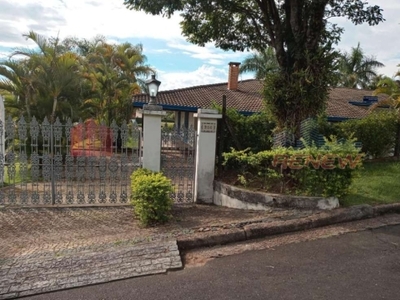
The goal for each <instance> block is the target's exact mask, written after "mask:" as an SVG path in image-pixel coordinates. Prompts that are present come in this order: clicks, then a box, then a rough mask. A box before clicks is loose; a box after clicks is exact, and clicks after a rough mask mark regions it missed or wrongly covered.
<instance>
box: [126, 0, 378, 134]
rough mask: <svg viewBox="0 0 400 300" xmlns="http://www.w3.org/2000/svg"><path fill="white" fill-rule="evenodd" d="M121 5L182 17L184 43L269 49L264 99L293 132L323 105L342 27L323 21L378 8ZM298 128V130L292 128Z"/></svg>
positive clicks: (272, 0)
mask: <svg viewBox="0 0 400 300" xmlns="http://www.w3.org/2000/svg"><path fill="white" fill-rule="evenodd" d="M124 3H125V4H126V6H127V8H129V9H135V10H142V11H145V12H147V13H151V14H153V15H163V16H167V17H170V16H171V15H172V14H173V13H174V12H179V13H180V14H181V16H182V17H183V20H182V22H181V26H182V33H183V35H184V36H185V37H186V38H187V39H188V41H189V42H192V43H194V44H197V45H200V46H204V45H205V44H206V43H208V42H213V43H214V44H215V45H216V46H217V47H219V48H221V49H225V50H234V51H243V50H245V49H251V50H256V51H259V52H262V51H264V49H266V48H267V47H268V46H271V47H272V48H274V50H275V55H276V58H277V61H278V63H279V67H280V72H279V73H277V74H272V75H269V76H268V77H267V79H266V82H265V100H266V103H267V106H268V108H269V110H270V111H271V112H272V115H274V116H275V117H276V121H277V123H278V125H279V126H280V127H285V128H289V129H290V130H292V131H296V130H297V129H298V126H299V124H300V122H301V121H302V120H303V119H305V118H307V117H310V116H315V115H316V114H318V113H319V112H321V111H323V109H324V108H325V101H326V99H327V96H328V89H329V85H330V84H331V83H332V82H333V74H334V71H335V67H336V66H335V65H333V64H332V62H333V61H334V60H335V53H334V52H333V51H332V47H333V44H334V43H335V42H337V41H338V40H339V39H340V34H341V33H342V32H343V29H341V28H339V27H337V26H336V25H335V24H330V23H329V22H328V20H329V19H332V17H347V18H348V19H349V20H350V21H352V22H353V23H354V24H361V23H368V24H369V25H377V24H379V23H380V22H382V21H383V20H384V19H383V16H382V9H381V8H380V7H379V6H376V5H375V6H368V3H367V2H366V1H363V0H279V1H277V0H224V1H211V0H157V1H148V0H124ZM297 132H298V131H297Z"/></svg>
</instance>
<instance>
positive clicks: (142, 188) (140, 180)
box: [131, 169, 173, 226]
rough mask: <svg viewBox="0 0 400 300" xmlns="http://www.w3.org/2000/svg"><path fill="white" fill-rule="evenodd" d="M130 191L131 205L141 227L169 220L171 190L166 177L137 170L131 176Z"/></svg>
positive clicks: (169, 182) (157, 173)
mask: <svg viewBox="0 0 400 300" xmlns="http://www.w3.org/2000/svg"><path fill="white" fill-rule="evenodd" d="M131 189H132V194H131V203H132V205H133V206H134V211H135V215H136V216H137V217H138V219H139V220H140V222H141V224H142V225H144V226H148V225H151V224H154V223H163V222H166V221H168V220H169V218H170V211H171V208H172V203H173V201H172V199H171V197H170V194H171V192H172V191H173V188H172V184H171V181H170V180H169V179H168V178H167V177H165V176H164V175H163V174H162V173H160V172H152V171H150V170H147V169H138V170H136V171H134V172H133V173H132V175H131Z"/></svg>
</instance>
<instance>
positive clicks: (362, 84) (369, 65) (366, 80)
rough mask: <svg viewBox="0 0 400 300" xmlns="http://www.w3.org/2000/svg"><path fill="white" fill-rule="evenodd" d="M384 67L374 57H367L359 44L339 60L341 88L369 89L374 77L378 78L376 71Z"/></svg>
mask: <svg viewBox="0 0 400 300" xmlns="http://www.w3.org/2000/svg"><path fill="white" fill-rule="evenodd" d="M380 67H384V64H382V63H381V62H379V61H377V60H376V59H375V58H374V57H373V56H365V54H364V51H363V50H362V48H361V47H360V43H358V45H357V47H356V48H352V49H351V52H350V53H348V52H345V53H343V54H342V55H341V56H340V59H339V72H340V74H339V83H338V85H339V86H342V87H349V88H363V89H365V88H368V86H369V85H370V83H371V80H373V78H374V77H376V76H377V73H376V69H377V68H380Z"/></svg>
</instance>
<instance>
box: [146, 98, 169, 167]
mask: <svg viewBox="0 0 400 300" xmlns="http://www.w3.org/2000/svg"><path fill="white" fill-rule="evenodd" d="M154 108H157V109H154ZM161 109H162V108H161V106H155V105H149V108H146V106H144V107H143V168H146V169H149V170H151V171H155V172H159V171H160V168H161V119H162V117H164V116H165V115H166V114H167V112H165V111H163V110H161Z"/></svg>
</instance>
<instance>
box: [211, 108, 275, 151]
mask: <svg viewBox="0 0 400 300" xmlns="http://www.w3.org/2000/svg"><path fill="white" fill-rule="evenodd" d="M213 108H215V109H218V111H219V113H221V112H222V107H221V106H219V105H217V104H214V105H213ZM226 117H227V119H228V122H229V124H230V125H231V130H232V131H233V134H234V137H232V134H231V131H230V130H229V129H228V128H227V127H225V126H224V128H225V130H224V132H223V133H222V139H223V145H224V147H223V149H222V152H228V151H229V150H230V149H231V148H235V149H236V148H237V147H236V144H239V145H240V147H241V148H242V149H244V148H247V147H249V148H251V150H252V151H262V150H268V149H271V147H272V130H273V129H274V128H275V123H274V122H272V121H270V118H268V116H267V114H266V113H257V114H253V115H251V116H244V115H242V114H240V113H239V112H238V111H237V110H235V109H232V108H228V109H227V110H226ZM235 141H236V142H235Z"/></svg>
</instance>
